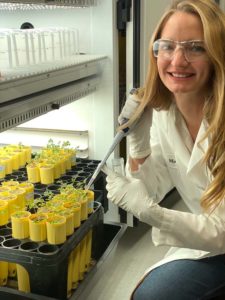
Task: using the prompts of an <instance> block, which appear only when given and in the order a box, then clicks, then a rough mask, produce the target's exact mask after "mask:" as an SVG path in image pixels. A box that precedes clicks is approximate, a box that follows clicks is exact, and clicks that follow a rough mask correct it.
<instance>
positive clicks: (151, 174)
mask: <svg viewBox="0 0 225 300" xmlns="http://www.w3.org/2000/svg"><path fill="white" fill-rule="evenodd" d="M150 144H151V154H150V155H149V157H148V158H147V159H146V160H145V162H144V163H143V164H142V165H140V166H139V169H138V170H137V171H135V172H131V170H130V166H129V161H127V164H126V175H127V176H128V177H133V178H137V179H140V180H142V182H143V183H144V184H145V186H146V188H147V190H148V193H149V196H150V197H151V198H152V199H153V201H154V202H156V203H159V202H160V201H161V200H162V199H163V198H164V197H165V195H166V194H167V193H168V192H169V191H170V190H171V189H172V188H173V187H174V185H173V183H172V180H171V177H170V174H169V172H168V169H167V166H166V163H165V160H164V158H163V155H162V151H161V145H160V143H159V140H158V133H157V118H156V117H155V114H154V113H153V123H152V127H151V140H150Z"/></svg>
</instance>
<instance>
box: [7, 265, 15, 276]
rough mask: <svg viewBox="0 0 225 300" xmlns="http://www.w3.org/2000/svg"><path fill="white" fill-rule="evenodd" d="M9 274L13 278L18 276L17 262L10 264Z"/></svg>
mask: <svg viewBox="0 0 225 300" xmlns="http://www.w3.org/2000/svg"><path fill="white" fill-rule="evenodd" d="M8 276H9V277H11V278H14V277H16V264H15V263H9V264H8Z"/></svg>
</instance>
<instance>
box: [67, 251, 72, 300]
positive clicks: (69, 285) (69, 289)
mask: <svg viewBox="0 0 225 300" xmlns="http://www.w3.org/2000/svg"><path fill="white" fill-rule="evenodd" d="M72 274H73V252H71V253H70V255H69V260H68V272H67V298H69V297H70V296H71V295H72Z"/></svg>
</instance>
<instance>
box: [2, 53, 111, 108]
mask: <svg viewBox="0 0 225 300" xmlns="http://www.w3.org/2000/svg"><path fill="white" fill-rule="evenodd" d="M105 59H106V56H100V55H77V56H76V57H75V58H74V60H73V61H67V62H66V61H65V62H64V63H63V64H60V65H59V66H58V67H56V63H54V64H49V65H47V64H45V65H43V66H42V67H41V68H40V66H39V68H38V69H37V67H38V66H30V67H29V72H28V71H27V69H23V68H17V69H15V70H13V72H12V71H5V72H4V71H3V72H2V74H3V78H2V79H1V80H0V104H1V103H3V102H6V101H11V100H13V99H19V98H21V97H24V96H26V95H30V94H33V93H37V92H40V91H44V90H47V89H49V88H53V87H58V86H60V85H63V84H65V83H68V82H72V81H75V80H80V79H82V78H87V77H89V76H92V75H95V74H99V73H101V67H102V65H101V62H103V61H104V60H105ZM53 68H54V69H53Z"/></svg>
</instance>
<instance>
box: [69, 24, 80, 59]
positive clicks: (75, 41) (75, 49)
mask: <svg viewBox="0 0 225 300" xmlns="http://www.w3.org/2000/svg"><path fill="white" fill-rule="evenodd" d="M71 33H72V49H71V51H72V54H73V55H77V54H79V51H80V50H79V32H78V29H76V28H72V29H71Z"/></svg>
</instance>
